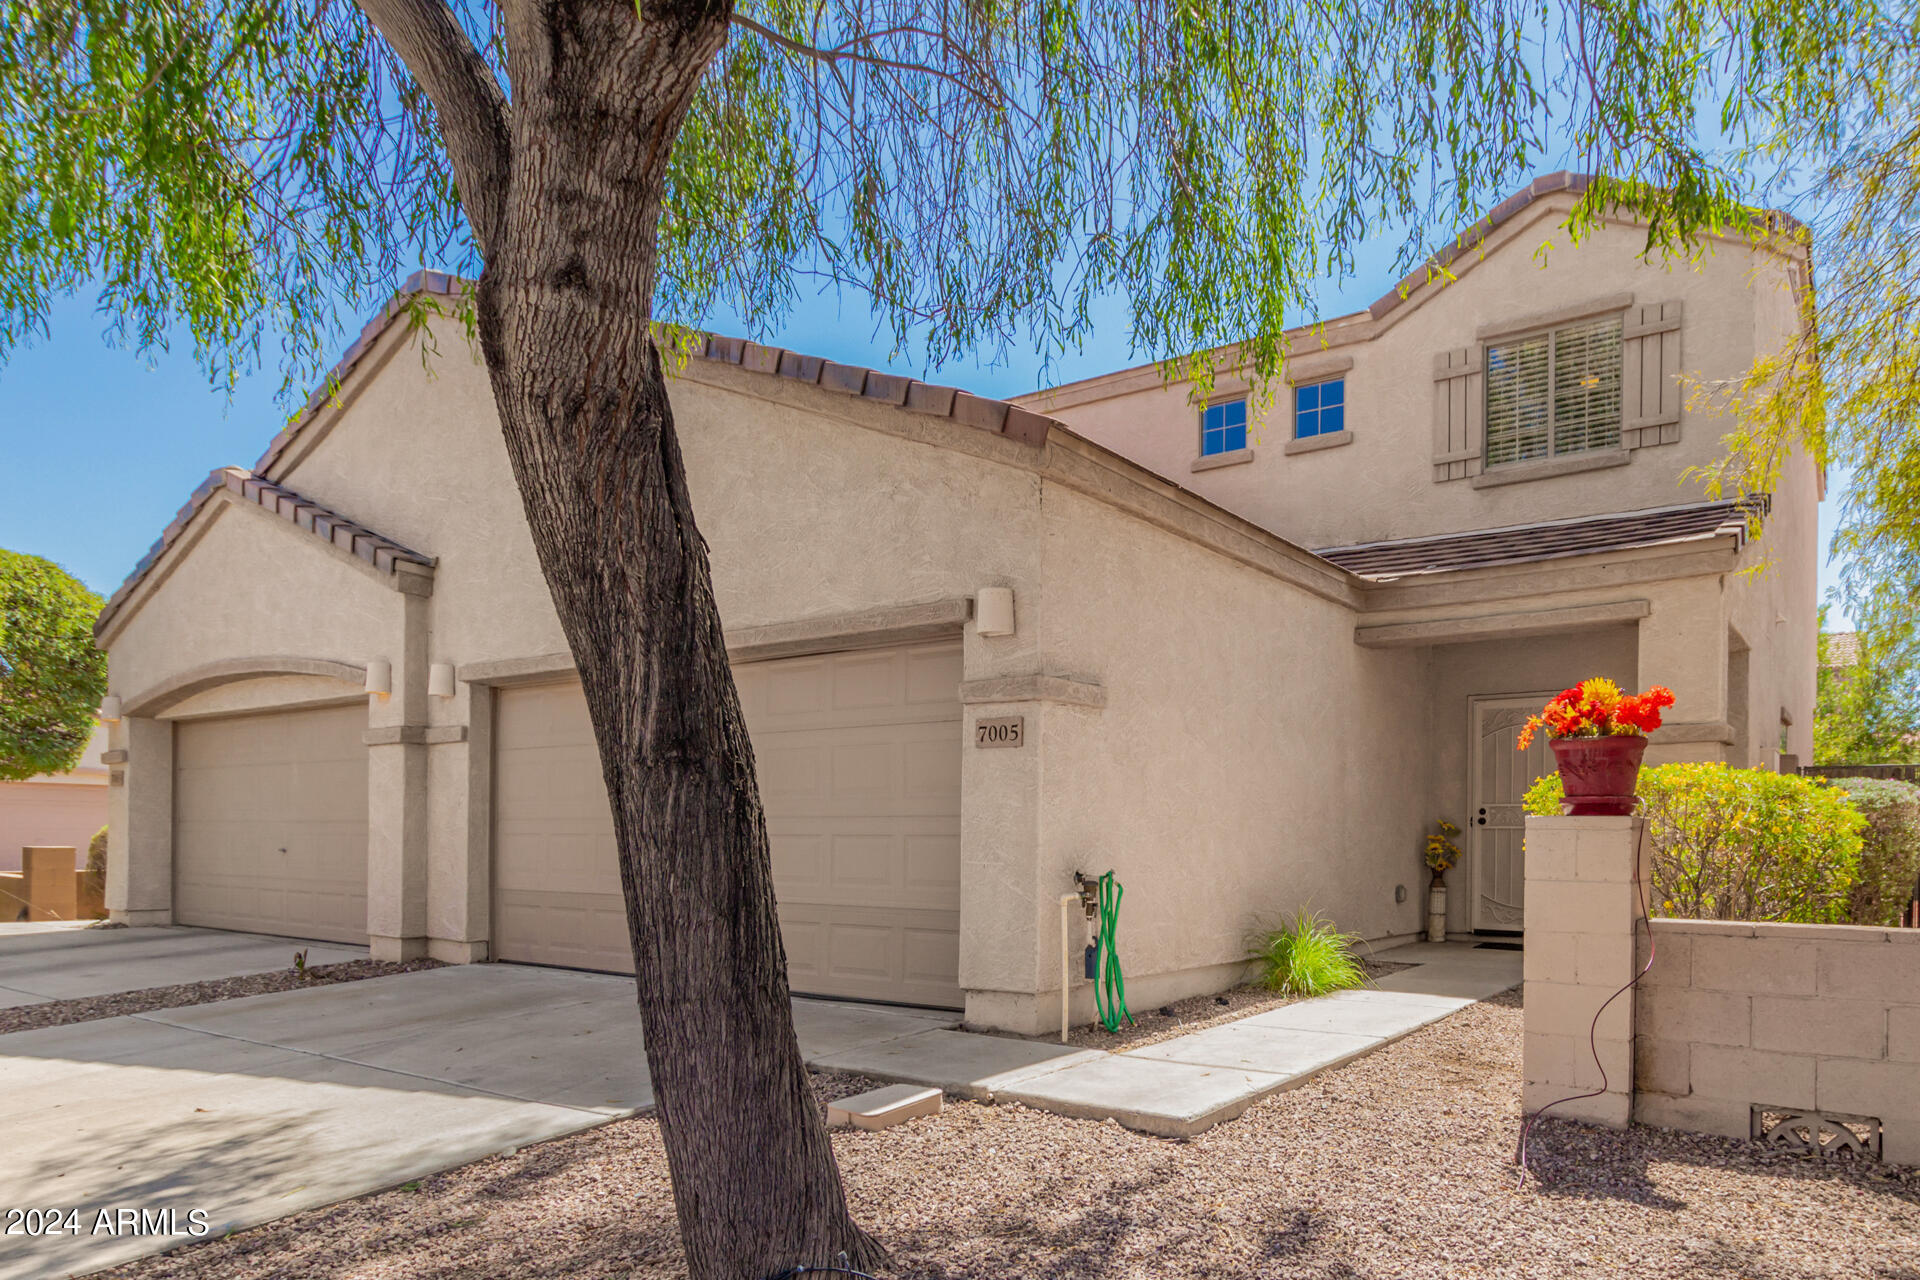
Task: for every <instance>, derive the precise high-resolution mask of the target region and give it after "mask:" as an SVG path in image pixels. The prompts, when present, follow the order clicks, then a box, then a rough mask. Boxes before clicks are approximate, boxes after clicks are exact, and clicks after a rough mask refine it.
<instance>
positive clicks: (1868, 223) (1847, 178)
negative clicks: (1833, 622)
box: [1697, 11, 1920, 759]
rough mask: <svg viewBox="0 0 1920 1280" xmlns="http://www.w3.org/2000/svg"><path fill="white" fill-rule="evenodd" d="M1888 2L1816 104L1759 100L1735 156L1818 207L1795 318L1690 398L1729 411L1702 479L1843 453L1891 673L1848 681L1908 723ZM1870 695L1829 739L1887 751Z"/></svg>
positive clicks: (1893, 43) (1898, 217)
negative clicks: (1760, 114)
mask: <svg viewBox="0 0 1920 1280" xmlns="http://www.w3.org/2000/svg"><path fill="white" fill-rule="evenodd" d="M1885 17H1886V19H1887V20H1880V21H1874V20H1869V21H1867V22H1865V23H1863V25H1862V26H1861V27H1860V32H1861V37H1862V38H1861V39H1859V40H1858V41H1857V42H1854V43H1853V44H1852V47H1851V48H1850V50H1849V52H1848V54H1847V56H1846V58H1845V59H1844V61H1843V62H1842V64H1841V66H1840V69H1839V70H1840V73H1839V74H1838V75H1837V76H1836V77H1835V79H1834V81H1833V83H1832V84H1831V85H1830V86H1829V92H1828V94H1827V96H1826V100H1825V102H1824V104H1821V103H1818V102H1816V101H1813V100H1808V101H1803V102H1800V103H1796V104H1789V103H1786V102H1784V101H1782V102H1776V103H1773V104H1769V105H1768V106H1767V107H1766V108H1765V110H1766V111H1767V112H1768V114H1770V115H1771V116H1772V125H1771V126H1770V127H1769V128H1768V129H1766V130H1763V131H1760V133H1759V135H1758V136H1759V137H1760V139H1761V141H1760V142H1759V144H1758V145H1756V146H1755V147H1754V148H1753V150H1752V151H1751V152H1750V153H1749V154H1748V155H1747V156H1746V157H1744V158H1743V161H1742V162H1743V163H1746V164H1750V165H1752V166H1754V167H1756V168H1761V167H1767V166H1771V167H1774V168H1776V170H1777V172H1778V173H1779V175H1780V178H1781V180H1782V185H1783V187H1785V188H1786V189H1788V190H1790V191H1792V193H1793V194H1794V195H1795V196H1796V197H1798V199H1797V200H1796V201H1795V206H1794V207H1795V208H1796V209H1797V210H1799V211H1801V212H1802V213H1803V214H1804V215H1805V216H1806V217H1808V218H1809V219H1810V222H1809V225H1808V226H1807V227H1806V228H1805V229H1803V230H1800V231H1797V232H1794V233H1793V236H1794V238H1795V239H1797V240H1798V241H1799V242H1800V243H1802V244H1808V245H1812V246H1814V249H1815V257H1814V264H1813V269H1812V272H1811V273H1810V274H1808V273H1803V274H1801V275H1799V276H1798V277H1797V278H1796V279H1795V280H1794V281H1792V282H1791V284H1792V287H1793V288H1794V289H1795V290H1796V291H1797V295H1798V296H1797V297H1795V298H1793V299H1792V305H1794V306H1795V307H1796V309H1797V310H1798V311H1799V312H1800V318H1801V321H1802V323H1801V324H1800V325H1799V326H1798V328H1797V330H1796V331H1795V332H1793V333H1791V334H1790V335H1788V336H1787V337H1786V339H1785V341H1784V342H1783V345H1782V346H1781V347H1780V348H1779V349H1778V350H1776V351H1764V352H1762V353H1761V354H1760V358H1759V359H1757V360H1756V361H1755V362H1754V364H1753V366H1752V367H1751V368H1750V369H1749V370H1747V371H1746V373H1745V374H1744V376H1742V377H1741V378H1738V379H1735V380H1732V381H1729V382H1724V383H1705V384H1702V385H1701V386H1700V387H1699V388H1698V396H1697V399H1698V400H1699V401H1700V402H1701V403H1703V404H1709V405H1716V406H1719V407H1722V408H1725V409H1727V410H1729V411H1730V412H1731V415H1732V422H1731V424H1730V425H1731V426H1732V428H1733V430H1732V431H1731V433H1730V434H1729V435H1728V436H1727V437H1726V443H1727V445H1728V450H1727V455H1726V457H1725V458H1724V459H1723V461H1722V462H1721V463H1720V464H1719V465H1717V466H1715V467H1712V468H1709V469H1707V471H1706V472H1705V475H1706V477H1707V479H1708V481H1709V490H1710V492H1712V493H1715V494H1718V493H1720V492H1723V491H1728V490H1734V489H1737V490H1739V491H1741V492H1745V493H1775V492H1779V491H1780V487H1781V484H1782V482H1783V480H1784V464H1785V461H1786V459H1787V458H1788V457H1789V456H1791V455H1792V454H1793V452H1794V451H1796V450H1804V451H1805V452H1806V453H1808V454H1810V455H1811V456H1812V457H1813V458H1814V459H1815V460H1816V461H1818V462H1820V463H1822V464H1824V463H1825V462H1827V461H1828V460H1829V459H1831V460H1832V461H1834V462H1836V463H1838V464H1839V465H1840V466H1841V467H1842V468H1844V469H1845V470H1844V472H1843V475H1844V477H1845V480H1846V489H1845V491H1844V493H1843V494H1842V495H1841V500H1840V512H1839V518H1838V522H1837V527H1836V530H1835V534H1834V539H1833V546H1832V552H1833V555H1834V556H1835V558H1836V559H1837V560H1838V561H1839V562H1840V566H1841V581H1842V587H1843V595H1844V598H1845V599H1846V602H1847V605H1848V612H1849V613H1850V614H1851V615H1852V618H1853V621H1854V623H1855V625H1856V626H1857V628H1858V630H1859V634H1860V636H1861V638H1862V640H1863V641H1869V642H1870V645H1871V649H1872V652H1871V653H1864V654H1863V658H1864V659H1865V666H1866V671H1865V672H1863V673H1862V675H1861V676H1860V677H1859V679H1861V680H1863V681H1867V682H1874V683H1878V682H1881V681H1885V682H1887V683H1886V684H1885V686H1884V687H1882V688H1880V689H1877V690H1864V689H1863V690H1857V691H1856V692H1855V694H1854V695H1853V697H1854V698H1855V699H1861V700H1866V701H1868V702H1870V703H1872V704H1875V706H1879V707H1885V706H1887V705H1889V704H1887V703H1885V702H1884V701H1883V699H1885V698H1886V697H1887V696H1888V694H1889V693H1892V692H1897V695H1898V703H1899V704H1900V705H1901V707H1902V712H1903V714H1905V715H1907V718H1908V719H1909V722H1911V719H1912V717H1911V712H1912V711H1913V710H1914V709H1916V708H1920V700H1916V699H1915V698H1914V686H1915V681H1914V678H1913V672H1914V670H1915V669H1916V668H1915V663H1916V656H1920V655H1917V653H1916V646H1920V630H1917V629H1916V624H1915V611H1914V609H1913V601H1914V599H1915V598H1916V596H1920V430H1917V429H1916V428H1920V328H1917V327H1916V316H1920V135H1916V133H1915V132H1914V129H1913V121H1914V119H1915V118H1916V116H1920V23H1916V22H1915V20H1914V17H1913V14H1912V13H1911V12H1910V11H1909V12H1907V13H1902V14H1897V15H1895V14H1888V15H1885ZM1807 108H1812V109H1810V110H1809V109H1807ZM1816 287H1817V290H1818V293H1817V294H1816V293H1815V292H1814V289H1815V288H1816ZM1845 700H1846V699H1842V701H1845ZM1872 709H1873V708H1872V707H1869V708H1855V709H1854V711H1853V712H1851V713H1848V714H1845V715H1843V716H1842V719H1841V725H1840V732H1839V734H1838V736H1837V737H1830V738H1829V741H1828V744H1827V745H1826V747H1825V748H1823V749H1824V750H1827V751H1832V752H1839V753H1843V754H1854V753H1857V752H1859V751H1863V750H1864V751H1870V752H1875V753H1877V752H1878V751H1880V750H1883V749H1884V748H1885V747H1886V746H1887V745H1888V744H1887V738H1886V736H1885V734H1884V732H1883V731H1882V729H1881V728H1880V727H1879V726H1876V724H1875V717H1874V716H1872V715H1870V714H1863V713H1864V712H1866V711H1870V710H1872ZM1855 728H1860V729H1863V730H1864V737H1857V736H1855V734H1854V732H1853V730H1854V729H1855ZM1819 758H1820V759H1827V758H1828V757H1827V756H1826V755H1825V754H1822V755H1820V756H1819ZM1855 758H1858V757H1857V755H1856V757H1855ZM1889 758H1891V757H1889ZM1903 758H1905V757H1903Z"/></svg>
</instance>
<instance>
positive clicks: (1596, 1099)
mask: <svg viewBox="0 0 1920 1280" xmlns="http://www.w3.org/2000/svg"><path fill="white" fill-rule="evenodd" d="M1646 854H1647V843H1646V822H1645V820H1644V819H1641V818H1546V817H1530V818H1528V819H1527V845H1526V868H1527V954H1526V961H1525V973H1526V992H1525V996H1524V1000H1525V1004H1526V1011H1527V1015H1526V1039H1525V1045H1524V1049H1523V1052H1522V1063H1521V1067H1522V1072H1523V1085H1524V1087H1523V1089H1522V1096H1521V1105H1522V1107H1523V1108H1524V1109H1525V1110H1526V1112H1527V1114H1529V1115H1531V1114H1533V1113H1534V1112H1536V1111H1540V1110H1542V1109H1544V1108H1547V1107H1552V1109H1553V1111H1552V1114H1554V1115H1556V1116H1559V1117H1561V1118H1563V1119H1569V1120H1585V1121H1587V1122H1588V1123H1590V1124H1604V1125H1610V1126H1612V1127H1614V1128H1616V1129H1620V1128H1625V1127H1626V1125H1627V1122H1628V1120H1629V1119H1630V1118H1631V1114H1632V1108H1633V1037H1634V1004H1633V998H1632V997H1631V996H1630V995H1625V994H1619V993H1621V991H1622V989H1623V988H1624V987H1626V985H1627V983H1628V982H1629V981H1630V980H1631V979H1632V977H1633V972H1634V969H1633V950H1634V941H1633V939H1634V926H1635V922H1636V921H1637V920H1638V919H1639V916H1640V912H1641V907H1640V901H1641V895H1640V892H1639V889H1638V887H1637V881H1638V880H1639V879H1643V878H1644V877H1645V874H1646V873H1645V860H1646ZM1616 997H1617V998H1616ZM1596 1058H1597V1060H1596ZM1603 1071H1604V1074H1602V1073H1603ZM1584 1095H1591V1096H1584Z"/></svg>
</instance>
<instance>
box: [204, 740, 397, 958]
mask: <svg viewBox="0 0 1920 1280" xmlns="http://www.w3.org/2000/svg"><path fill="white" fill-rule="evenodd" d="M366 727H367V710H366V707H365V706H364V705H362V704H359V703H355V704H353V705H351V706H344V707H322V708H318V709H314V710H306V711H284V712H276V713H272V714H268V715H251V716H226V717H222V718H220V719H216V720H183V721H181V722H179V723H178V724H176V725H175V726H174V730H173V761H174V766H173V767H174V790H173V806H174V808H173V815H174V816H173V915H174V919H176V920H178V921H179V922H180V923H181V924H197V925H205V926H208V927H210V928H215V929H239V930H242V931H244V932H248V933H279V934H285V935H287V936H289V937H294V938H321V939H325V940H326V941H329V942H365V941H366V940H367V747H366V742H365V739H364V736H363V735H364V734H365V732H366Z"/></svg>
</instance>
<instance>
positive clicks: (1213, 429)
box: [1200, 399, 1247, 458]
mask: <svg viewBox="0 0 1920 1280" xmlns="http://www.w3.org/2000/svg"><path fill="white" fill-rule="evenodd" d="M1246 447H1247V402H1246V401H1245V400H1244V399H1240V400H1222V401H1221V402H1220V403H1219V404H1210V405H1208V406H1207V407H1206V409H1205V410H1204V411H1202V413H1201V414H1200V456H1201V457H1203V458H1210V457H1212V456H1213V455H1214V454H1216V453H1234V452H1237V451H1239V450H1241V449H1244V448H1246Z"/></svg>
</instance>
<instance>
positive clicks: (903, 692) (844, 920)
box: [493, 644, 962, 1008]
mask: <svg viewBox="0 0 1920 1280" xmlns="http://www.w3.org/2000/svg"><path fill="white" fill-rule="evenodd" d="M734 677H735V680H736V681H737V683H738V684H739V687H740V697H741V703H742V706H743V707H744V709H745V711H746V717H747V728H748V732H749V733H750V734H751V736H752V738H753V749H754V757H755V760H756V761H757V764H758V768H759V778H760V795H761V800H762V803H763V804H764V806H765V808H766V813H767V832H768V836H769V839H770V841H771V844H772V853H773V871H774V892H775V894H776V896H777V897H778V899H779V904H780V926H781V933H782V935H783V937H784V939H785V942H786V948H787V965H788V977H789V980H790V982H791V984H792V986H793V989H794V990H795V991H796V992H801V993H806V994H813V995H828V996H843V997H850V998H854V999H864V1000H894V1001H901V1002H904V1003H909V1004H930V1005H939V1006H944V1007H949V1008H957V1007H959V1006H960V1004H961V1002H962V999H961V991H960V982H959V957H960V739H961V733H960V704H959V700H958V699H959V685H960V647H959V645H957V644H939V645H917V646H908V647H902V648H893V649H873V650H862V651H858V652H853V653H838V654H823V655H819V656H814V657H805V658H783V659H779V660H776V661H772V662H758V663H751V664H743V665H741V666H739V667H736V668H735V669H734ZM494 734H495V736H494V744H495V745H494V750H495V756H494V913H493V914H494V921H493V932H494V950H495V953H496V954H497V955H498V957H499V958H500V959H502V960H522V961H530V962H533V963H537V964H560V965H570V966H574V967H578V968H586V969H606V970H612V971H616V972H631V970H632V968H633V960H632V953H631V951H630V949H629V946H628V942H627V931H626V912H625V908H624V906H623V904H622V902H621V898H620V877H619V870H618V864H617V858H616V854H615V850H614V846H613V823H612V816H611V814H610V812H609V810H608V807H607V802H606V795H605V791H604V788H603V787H602V785H601V781H600V764H599V758H598V756H597V754H596V753H595V750H594V745H593V733H592V728H591V726H590V725H589V723H588V720H587V710H586V702H585V700H584V699H583V698H582V697H581V694H580V688H579V686H578V685H577V684H566V685H544V686H538V687H532V688H524V689H506V690H502V691H501V693H500V695H499V697H498V699H497V713H496V721H495V730H494Z"/></svg>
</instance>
